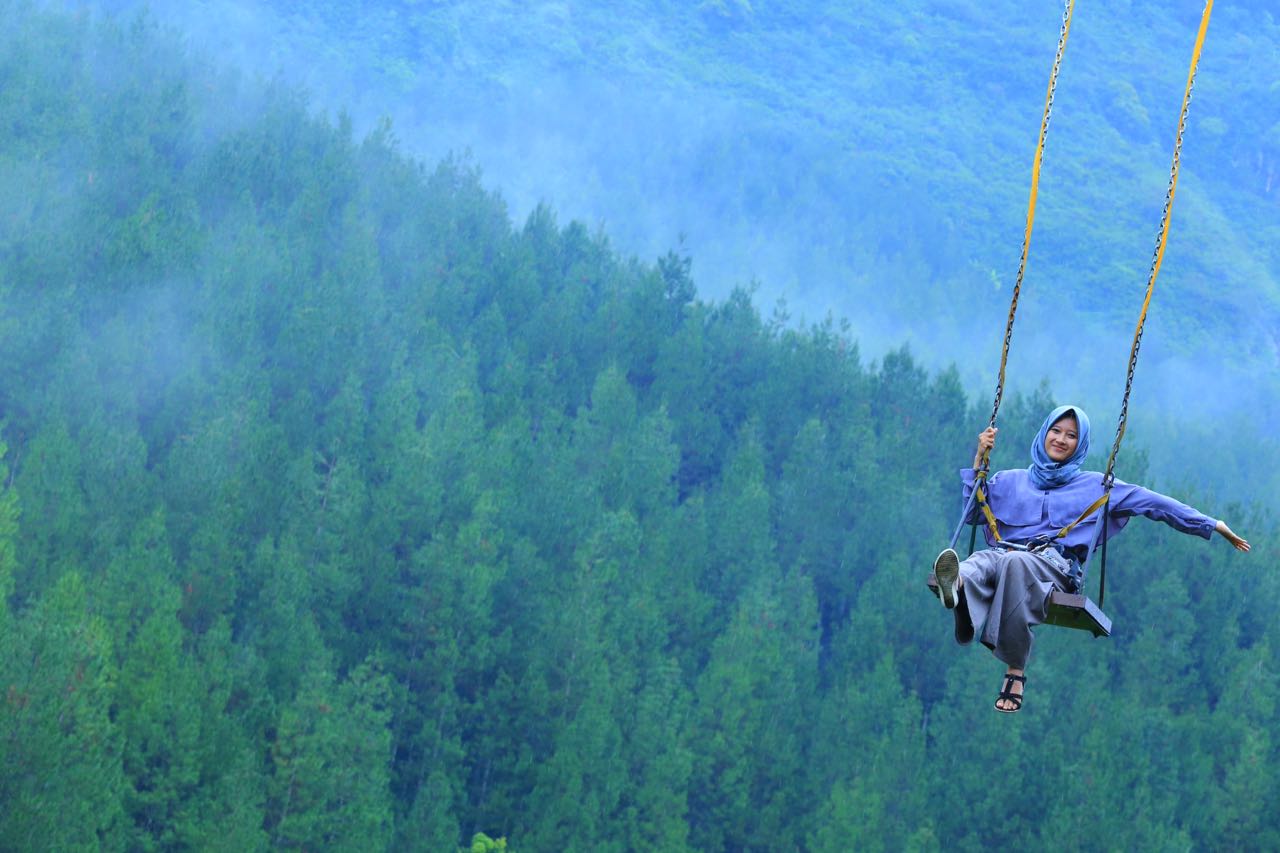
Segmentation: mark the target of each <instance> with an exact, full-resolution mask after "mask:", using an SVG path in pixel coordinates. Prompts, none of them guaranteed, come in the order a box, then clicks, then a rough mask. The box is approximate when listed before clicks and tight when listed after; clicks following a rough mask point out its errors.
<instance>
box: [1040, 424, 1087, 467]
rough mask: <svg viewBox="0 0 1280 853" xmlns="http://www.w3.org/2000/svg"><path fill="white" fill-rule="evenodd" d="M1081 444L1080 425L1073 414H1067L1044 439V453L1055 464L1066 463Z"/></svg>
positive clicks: (1052, 427) (1051, 428)
mask: <svg viewBox="0 0 1280 853" xmlns="http://www.w3.org/2000/svg"><path fill="white" fill-rule="evenodd" d="M1079 444H1080V424H1079V422H1078V421H1077V420H1076V416H1075V415H1073V414H1070V413H1068V414H1065V415H1063V416H1062V417H1060V418H1058V419H1057V420H1056V421H1054V422H1053V426H1051V427H1049V434H1048V435H1046V436H1045V438H1044V452H1045V453H1047V454H1049V458H1050V459H1052V460H1053V461H1054V462H1066V461H1067V460H1068V459H1070V458H1071V456H1072V454H1074V453H1075V452H1076V446H1077V445H1079Z"/></svg>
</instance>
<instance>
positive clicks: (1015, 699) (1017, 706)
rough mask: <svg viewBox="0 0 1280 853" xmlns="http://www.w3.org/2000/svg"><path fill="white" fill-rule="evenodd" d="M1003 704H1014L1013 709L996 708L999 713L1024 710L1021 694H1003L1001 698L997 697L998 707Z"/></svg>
mask: <svg viewBox="0 0 1280 853" xmlns="http://www.w3.org/2000/svg"><path fill="white" fill-rule="evenodd" d="M1001 702H1012V703H1013V707H1012V708H1000V707H997V708H996V710H997V711H1018V710H1021V709H1022V695H1021V694H1020V693H1006V692H1002V693H1001V694H1000V695H999V696H997V697H996V705H997V706H999V704H1000V703H1001Z"/></svg>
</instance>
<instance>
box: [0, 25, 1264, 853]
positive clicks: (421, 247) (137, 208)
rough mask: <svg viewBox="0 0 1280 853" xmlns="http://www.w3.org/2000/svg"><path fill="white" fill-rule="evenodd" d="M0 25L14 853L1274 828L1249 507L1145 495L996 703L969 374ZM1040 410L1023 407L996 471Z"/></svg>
mask: <svg viewBox="0 0 1280 853" xmlns="http://www.w3.org/2000/svg"><path fill="white" fill-rule="evenodd" d="M428 6H429V7H430V8H427V7H428ZM326 8H328V7H326ZM334 8H335V9H338V6H335V7H334ZM449 8H451V7H449ZM449 8H446V7H444V6H441V4H426V5H425V6H424V4H415V6H414V8H413V10H412V11H413V13H414V15H416V16H420V17H415V18H414V20H415V21H419V20H420V19H422V18H421V16H426V17H432V16H436V18H433V20H436V19H438V17H439V16H440V15H444V14H445V13H446V12H448V11H449ZM664 8H666V7H664ZM672 8H674V7H672ZM341 9H342V10H345V11H343V12H342V14H349V16H350V20H351V21H353V22H355V21H356V18H357V17H358V16H355V15H354V12H352V10H351V7H350V6H349V4H342V6H341ZM785 9H786V6H785V4H781V5H779V4H767V3H754V4H749V5H748V4H745V3H721V4H708V5H707V6H706V8H704V9H703V11H701V12H695V13H689V14H694V15H696V16H697V18H698V20H699V21H700V23H698V24H697V25H698V26H707V27H712V26H714V27H719V28H723V29H725V30H726V31H732V32H735V33H739V32H745V33H747V34H750V33H751V32H752V31H753V28H756V27H758V26H760V25H761V22H762V21H768V20H771V19H774V18H776V16H779V15H783V14H784V13H785ZM15 10H20V11H21V12H22V14H21V15H17V16H16V17H14V20H17V21H20V26H18V27H16V28H15V29H12V30H6V32H5V33H3V34H0V50H3V51H4V53H3V54H0V60H2V61H3V62H4V63H5V65H4V66H3V67H4V69H5V73H6V74H7V75H8V76H7V77H6V85H5V87H3V93H2V94H0V119H2V120H3V122H4V123H5V124H4V126H5V127H8V128H11V129H12V131H13V132H12V133H7V134H0V180H3V181H9V182H10V184H9V185H10V186H11V187H16V188H18V189H19V190H21V193H18V194H17V195H21V194H22V193H35V194H36V199H37V202H36V203H31V204H26V203H20V202H18V201H12V200H10V201H6V202H5V203H6V204H12V205H15V207H14V210H13V216H12V218H11V219H6V220H5V225H4V227H3V228H0V240H3V241H4V245H5V248H4V251H0V330H2V331H4V332H5V333H4V334H0V373H2V375H0V379H3V381H0V408H2V409H3V411H4V413H5V418H6V421H5V423H4V426H3V430H4V434H5V439H6V442H7V446H8V450H7V455H6V463H7V465H8V468H9V470H5V471H0V802H3V803H4V804H5V808H4V809H0V838H3V839H4V843H5V844H6V845H9V846H14V847H16V848H18V849H34V848H37V847H41V846H49V847H56V848H58V849H107V850H123V849H129V850H149V849H166V850H168V849H227V850H263V849H274V848H284V847H289V848H298V849H334V850H348V849H349V850H376V849H431V850H438V849H440V850H443V849H467V848H466V844H467V841H466V839H468V838H470V839H471V841H470V844H471V847H470V849H473V850H496V849H506V848H507V846H508V841H507V839H510V842H509V844H510V847H511V848H512V849H518V848H519V849H530V850H543V849H563V850H648V849H656V850H675V851H679V850H784V849H806V850H840V849H868V850H874V849H882V850H897V849H911V850H921V851H926V850H938V849H942V848H943V847H945V848H947V849H960V850H970V849H974V850H976V849H985V848H988V847H992V846H1013V845H1015V844H1017V845H1022V846H1026V845H1027V843H1028V842H1030V844H1031V845H1032V846H1037V847H1045V848H1054V849H1058V848H1063V847H1067V848H1071V847H1073V846H1074V847H1078V848H1080V849H1096V848H1098V847H1108V846H1116V847H1125V848H1136V849H1146V848H1155V849H1165V848H1170V847H1178V848H1182V847H1214V846H1220V845H1222V844H1226V843H1230V844H1233V845H1236V846H1246V847H1247V846H1250V845H1260V846H1264V847H1265V846H1275V843H1276V837H1277V833H1278V832H1280V827H1278V825H1277V815H1276V811H1275V809H1274V808H1271V806H1272V805H1273V804H1274V801H1275V798H1276V795H1277V788H1276V784H1275V781H1274V780H1275V778H1276V775H1277V774H1276V768H1277V766H1280V753H1278V751H1277V750H1278V749H1280V744H1278V743H1277V742H1276V739H1275V738H1274V737H1273V736H1272V735H1271V734H1270V733H1271V732H1272V731H1273V730H1274V729H1275V725H1276V722H1277V710H1278V707H1280V706H1278V704H1277V699H1278V698H1280V682H1278V681H1277V677H1276V672H1277V662H1276V660H1275V657H1274V655H1275V652H1274V651H1273V650H1275V649H1278V648H1280V627H1277V623H1276V622H1275V620H1274V619H1273V618H1272V617H1273V615H1274V613H1275V612H1276V611H1277V609H1280V586H1278V585H1277V583H1276V580H1275V578H1274V576H1273V574H1268V573H1267V572H1266V571H1264V570H1263V569H1265V567H1267V566H1269V565H1271V564H1272V563H1274V562H1275V557H1276V553H1275V547H1274V545H1273V544H1271V540H1272V539H1274V536H1275V530H1276V525H1275V522H1274V520H1273V519H1272V518H1270V517H1269V516H1267V515H1266V514H1265V512H1264V511H1262V510H1261V509H1258V508H1257V507H1252V506H1247V505H1228V506H1226V507H1220V506H1218V505H1217V502H1216V501H1213V502H1210V501H1209V500H1207V499H1206V500H1204V501H1201V498H1200V496H1198V495H1196V494H1195V493H1194V492H1193V491H1191V487H1188V488H1187V490H1186V494H1185V495H1184V496H1185V497H1187V498H1188V499H1191V500H1192V501H1193V502H1198V503H1203V504H1204V506H1205V508H1206V509H1207V510H1209V511H1211V512H1215V513H1220V514H1223V515H1228V516H1229V517H1230V519H1231V520H1232V521H1233V523H1235V522H1237V520H1239V521H1238V524H1237V526H1238V528H1239V529H1240V530H1241V531H1242V532H1244V533H1245V534H1246V535H1249V536H1250V538H1251V539H1253V541H1254V543H1255V546H1256V552H1255V554H1254V555H1253V557H1251V558H1249V559H1248V560H1247V561H1244V560H1243V558H1239V557H1237V555H1234V554H1230V553H1228V552H1227V549H1226V548H1225V546H1224V545H1223V544H1222V543H1221V542H1218V541H1216V540H1215V542H1214V543H1212V546H1211V547H1206V546H1205V545H1204V543H1201V542H1195V541H1192V540H1190V539H1189V538H1186V537H1176V536H1174V535H1173V534H1171V533H1170V532H1169V531H1168V530H1166V529H1164V528H1161V527H1159V526H1157V525H1151V524H1142V523H1140V522H1135V523H1134V524H1133V525H1132V527H1131V528H1130V529H1129V530H1128V531H1126V534H1125V537H1124V539H1122V540H1120V541H1119V542H1118V543H1117V544H1116V546H1115V547H1114V548H1113V550H1112V556H1111V560H1112V561H1113V566H1116V567H1117V568H1114V569H1113V570H1112V571H1113V572H1114V573H1115V574H1114V575H1113V579H1112V580H1109V582H1108V583H1109V587H1108V589H1109V597H1108V601H1107V604H1108V609H1109V610H1110V611H1111V612H1112V615H1113V616H1114V617H1115V620H1116V626H1117V632H1116V636H1115V637H1114V638H1113V639H1111V640H1109V641H1107V642H1088V641H1087V640H1086V639H1085V638H1082V637H1074V636H1070V637H1069V636H1064V634H1065V632H1053V631H1044V632H1042V635H1041V636H1040V638H1039V639H1038V641H1037V655H1036V660H1035V662H1034V663H1033V666H1032V669H1031V682H1030V684H1029V688H1028V704H1027V709H1026V710H1025V711H1024V712H1023V713H1022V714H1021V715H1020V716H1019V717H1016V718H1013V719H1010V718H1007V717H1003V716H999V715H996V714H994V713H992V712H991V711H990V710H989V706H990V703H991V701H992V699H993V697H994V692H995V690H996V686H997V674H998V672H999V667H997V666H995V665H993V664H991V663H988V661H987V659H986V657H985V656H984V655H981V654H974V653H968V652H965V651H958V650H956V649H954V648H953V647H952V645H951V642H950V636H949V634H950V630H951V627H950V622H949V620H947V619H945V618H943V614H942V613H941V611H940V610H939V609H938V608H937V607H936V604H935V603H934V602H933V601H932V600H931V599H930V598H929V597H928V595H927V593H926V592H925V590H924V588H923V582H922V580H923V575H924V572H925V569H926V567H927V566H928V563H929V560H930V559H931V558H932V556H933V555H934V553H936V550H937V547H938V545H939V543H940V542H942V541H945V537H946V535H947V534H948V533H949V531H950V524H951V523H952V521H953V516H952V514H953V513H954V512H955V511H957V510H958V509H959V506H958V503H957V497H958V495H957V492H958V488H957V486H956V483H955V479H954V472H955V470H956V469H957V468H959V467H960V466H962V465H964V464H966V463H967V462H968V459H969V455H970V452H971V450H970V448H971V445H972V441H973V433H974V432H976V430H977V429H978V428H980V427H981V424H982V423H983V422H984V415H985V412H983V411H981V408H980V406H981V404H983V403H985V401H971V400H969V399H967V397H966V395H965V394H964V393H963V389H962V386H961V382H960V379H959V375H958V372H957V371H955V370H949V371H942V372H939V373H931V372H930V371H929V370H927V369H926V368H925V367H924V365H923V363H922V362H920V361H918V360H917V358H916V357H915V356H913V355H912V352H911V351H910V350H909V349H907V348H905V347H903V348H901V349H897V350H893V351H890V352H889V353H888V354H886V355H885V356H883V357H882V358H881V359H879V360H877V361H874V362H872V363H870V364H866V363H864V362H863V361H862V359H861V356H860V354H859V349H858V347H857V345H856V344H855V343H854V342H853V341H852V340H851V337H850V330H849V328H848V327H843V326H837V325H836V324H834V323H824V324H820V325H817V326H812V327H807V328H805V327H799V326H795V325H792V324H790V323H789V322H788V321H787V320H786V319H785V317H784V316H783V315H782V314H779V315H775V316H774V317H773V318H772V319H769V320H766V319H763V318H762V317H761V316H760V314H759V312H758V311H757V310H756V308H755V307H754V305H753V304H752V299H751V294H750V293H749V292H748V291H745V290H740V291H738V292H736V293H734V294H733V295H732V296H730V297H729V298H728V299H726V300H724V301H722V302H718V303H713V302H706V301H702V300H700V299H699V298H698V296H697V290H696V288H695V283H694V279H693V275H692V269H693V267H692V259H690V258H688V257H686V256H683V255H680V254H677V253H669V254H667V255H665V256H664V257H661V258H660V259H659V260H658V261H657V262H656V263H655V264H652V265H650V264H645V263H642V262H640V261H636V260H627V259H624V258H622V257H620V256H619V255H618V254H617V253H616V252H615V251H614V250H613V249H612V248H611V247H610V245H609V242H608V240H607V238H606V237H605V236H604V235H603V234H594V235H593V234H592V233H590V232H589V231H588V230H587V229H586V228H584V227H583V226H582V225H580V224H578V223H569V224H567V225H563V226H561V225H559V224H558V223H557V222H556V219H555V216H554V214H553V213H552V211H551V210H550V209H548V208H545V207H543V208H538V209H536V210H535V211H534V212H533V213H532V214H531V215H530V216H529V217H528V219H527V221H526V222H525V223H524V224H523V225H521V226H518V227H517V226H515V225H513V224H512V223H511V222H510V221H509V219H508V215H507V211H506V208H505V205H504V203H503V202H502V200H501V199H500V198H498V197H497V196H496V195H494V194H493V193H492V192H491V191H489V190H487V189H485V188H484V186H483V185H482V183H481V181H480V178H479V175H478V174H477V172H476V170H475V168H474V167H473V166H471V165H470V164H469V163H468V162H466V161H465V160H449V161H446V162H444V163H442V164H440V165H439V166H438V167H436V168H434V169H425V168H423V167H422V166H421V165H420V164H417V163H414V162H413V161H411V160H409V159H408V158H406V157H405V156H404V155H403V154H401V153H400V152H399V151H398V150H397V148H396V146H395V144H394V139H393V138H392V137H391V135H390V132H389V129H388V128H382V129H381V130H379V131H378V132H375V133H374V134H372V135H371V136H370V137H369V138H367V139H365V140H363V141H360V142H358V143H357V142H355V141H353V139H352V136H351V132H350V128H349V127H348V126H347V125H346V123H345V122H344V121H342V120H339V121H338V122H337V126H336V127H335V126H332V125H331V124H329V123H328V122H326V121H324V120H323V119H320V118H317V117H314V116H312V115H311V114H310V112H309V110H308V108H307V106H306V104H305V102H304V101H303V100H302V99H301V98H300V97H298V96H297V95H296V94H294V93H291V92H288V91H284V90H282V89H278V88H277V89H269V90H267V91H265V92H255V91H249V90H243V89H240V88H237V87H236V85H235V84H233V83H232V82H230V81H226V80H221V79H218V78H215V77H212V76H210V75H208V74H207V73H205V72H202V71H200V70H199V68H198V67H197V65H196V64H195V63H194V62H192V61H190V60H188V59H186V58H184V57H182V56H181V55H180V54H178V53H176V52H175V51H173V50H172V49H170V48H167V47H165V45H166V41H165V40H164V38H163V37H162V36H161V35H159V34H158V33H157V32H156V30H155V29H154V28H152V27H151V26H149V25H147V24H145V23H139V24H138V25H137V26H136V27H131V28H127V29H120V28H118V27H115V26H114V25H106V24H104V25H99V24H95V23H92V22H91V21H89V22H86V21H84V20H79V19H73V18H66V17H63V16H60V15H58V14H55V13H52V12H47V11H38V10H36V9H34V8H33V7H31V6H29V5H25V4H18V5H15V4H12V3H8V4H3V5H0V11H4V12H14V11H15ZM340 11H341V10H340ZM964 13H965V12H964V10H963V9H961V10H959V11H958V12H957V14H964ZM15 14H16V13H15ZM546 14H548V15H552V16H554V14H555V12H554V10H550V11H546ZM672 14H674V12H672ZM840 14H842V13H840V12H839V11H838V10H833V11H832V12H831V15H832V16H835V17H837V18H838V17H839V15H840ZM8 17H9V16H6V20H7V19H8ZM446 17H447V16H446ZM837 23H838V22H837ZM354 25H356V24H355V23H353V26H354ZM932 25H934V24H930V26H932ZM436 38H437V41H438V44H437V42H433V44H436V45H437V47H439V49H441V50H446V49H448V48H447V44H448V43H449V40H450V38H451V36H449V34H448V29H447V28H445V29H444V30H442V31H441V32H440V33H438V34H437V36H436ZM911 48H912V44H911V41H910V39H903V41H902V43H901V44H899V45H896V46H894V48H893V49H894V51H897V52H898V53H899V54H900V55H901V57H902V58H901V60H900V61H901V62H902V63H904V73H915V72H914V71H911V69H913V68H914V67H915V64H916V60H915V59H914V58H913V57H914V56H915V55H914V54H912V53H911ZM433 49H434V48H433ZM34 57H40V60H39V61H36V59H34ZM115 70H119V71H120V73H119V74H114V73H107V72H109V71H115ZM126 72H127V73H126ZM1135 92H1136V97H1138V98H1139V99H1140V100H1141V99H1144V98H1145V93H1144V92H1142V91H1141V90H1136V89H1135ZM1113 94H1114V95H1115V97H1116V103H1117V105H1118V108H1123V109H1124V110H1125V113H1126V115H1127V116H1128V118H1129V119H1132V120H1134V121H1135V124H1134V128H1137V127H1138V125H1139V124H1140V122H1137V121H1136V120H1137V119H1138V118H1139V117H1140V113H1139V112H1137V111H1136V110H1135V109H1134V105H1133V103H1132V100H1133V97H1135V93H1134V92H1129V91H1127V90H1126V91H1117V92H1115V93H1113ZM73 95H74V96H73ZM227 104H234V105H236V106H237V107H238V109H236V110H235V111H234V113H235V114H234V115H228V114H227V113H228V111H227V109H226V105H227ZM35 116H38V117H39V118H40V120H39V121H35V120H33V117H35ZM1134 132H1137V131H1136V130H1134ZM15 164H26V166H24V167H23V168H18V167H17V166H16V165H15ZM89 176H93V177H92V180H90V178H89ZM55 178H58V179H55ZM15 197H16V196H15ZM10 227H12V230H10ZM53 235H60V236H59V239H56V240H55V239H53ZM10 333H11V334H10ZM1053 402H1054V398H1053V395H1052V394H1051V393H1050V391H1049V390H1048V388H1047V387H1045V388H1042V389H1040V390H1039V391H1037V392H1035V393H1033V394H1030V395H1023V394H1012V395H1011V396H1010V398H1009V400H1008V401H1007V402H1006V405H1005V408H1004V410H1003V415H1002V428H1003V430H1004V431H1003V432H1002V434H1001V436H1002V437H1001V445H1000V451H999V453H1000V454H1008V455H1007V456H1000V457H998V458H997V460H996V463H997V464H998V465H1000V466H1001V467H1005V466H1013V465H1016V464H1021V462H1020V460H1021V458H1022V453H1023V448H1025V447H1026V445H1027V443H1028V442H1029V441H1030V440H1031V436H1032V435H1033V434H1034V432H1035V428H1036V426H1037V425H1038V423H1039V419H1040V417H1041V416H1042V413H1043V412H1044V411H1045V409H1047V408H1048V407H1049V406H1050V405H1051V404H1052V403H1053ZM1228 439H1230V436H1228ZM1127 452H1128V451H1127ZM1126 459H1131V460H1133V464H1132V465H1131V466H1130V468H1129V469H1128V470H1129V471H1132V472H1134V474H1136V475H1145V473H1146V472H1145V470H1144V469H1145V457H1144V456H1143V454H1141V453H1132V455H1131V456H1127V457H1126ZM1130 476H1132V475H1130ZM1194 476H1195V475H1193V474H1192V473H1191V472H1188V473H1187V477H1189V478H1191V477H1194ZM1152 485H1155V486H1159V485H1160V484H1159V483H1153V484H1152ZM1171 745H1172V747H1171ZM957 795H959V796H961V797H962V798H963V802H965V803H966V806H965V807H964V808H947V807H939V804H940V803H943V804H947V803H951V802H954V801H955V800H954V798H955V797H956V796H957ZM1082 813H1086V814H1091V815H1098V819H1097V820H1096V822H1090V823H1089V824H1088V825H1083V826H1082V825H1081V824H1080V822H1079V819H1078V816H1079V815H1080V814H1082ZM974 814H979V815H988V816H990V820H978V821H975V820H973V817H972V816H973V815H974ZM478 828H484V829H485V830H486V831H487V832H491V833H492V834H493V835H494V836H498V837H497V840H494V838H491V837H490V836H488V835H485V834H484V833H480V832H477V830H478Z"/></svg>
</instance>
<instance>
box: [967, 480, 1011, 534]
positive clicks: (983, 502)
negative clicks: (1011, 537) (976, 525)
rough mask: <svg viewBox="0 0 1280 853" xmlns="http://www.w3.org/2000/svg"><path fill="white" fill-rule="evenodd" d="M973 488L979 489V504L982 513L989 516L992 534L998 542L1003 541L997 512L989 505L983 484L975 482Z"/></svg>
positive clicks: (988, 520) (988, 523) (988, 521)
mask: <svg viewBox="0 0 1280 853" xmlns="http://www.w3.org/2000/svg"><path fill="white" fill-rule="evenodd" d="M973 488H974V489H976V490H977V496H978V506H979V507H980V508H981V509H982V514H983V515H985V516H986V517H987V527H990V528H991V535H992V536H993V537H995V540H996V541H997V542H1003V541H1004V537H1002V536H1001V535H1000V525H999V523H998V522H997V521H996V517H995V513H993V512H992V511H991V507H990V506H988V505H987V496H986V493H984V492H983V491H982V486H980V485H978V484H977V483H974V485H973Z"/></svg>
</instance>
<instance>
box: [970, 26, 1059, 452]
mask: <svg viewBox="0 0 1280 853" xmlns="http://www.w3.org/2000/svg"><path fill="white" fill-rule="evenodd" d="M1075 6H1076V4H1075V0H1067V2H1066V8H1065V9H1064V10H1063V13H1062V30H1061V32H1060V34H1059V36H1058V49H1057V52H1056V53H1055V54H1054V58H1053V71H1052V72H1051V73H1050V74H1049V87H1048V91H1047V92H1046V94H1045V98H1044V115H1043V117H1042V118H1041V119H1040V135H1039V136H1038V137H1037V139H1036V156H1035V159H1034V160H1033V161H1032V165H1031V195H1030V197H1029V199H1028V200H1027V223H1026V227H1025V228H1024V229H1023V232H1022V254H1021V256H1020V258H1019V260H1018V276H1017V278H1016V279H1014V282H1013V297H1012V298H1011V299H1010V300H1009V317H1008V320H1007V321H1006V323H1005V327H1004V346H1003V347H1002V348H1001V352H1000V371H999V375H998V377H997V379H996V395H995V403H994V404H992V406H991V422H990V425H991V426H995V425H996V414H997V413H998V412H999V411H1000V400H1001V398H1002V397H1003V396H1004V375H1005V366H1006V365H1007V364H1008V362H1009V343H1010V341H1012V339H1013V320H1014V317H1015V316H1016V315H1017V313H1018V294H1019V293H1021V292H1022V278H1023V276H1024V275H1025V274H1026V271H1027V254H1028V252H1029V251H1030V249H1031V228H1032V226H1033V225H1034V224H1035V221H1036V198H1037V196H1038V195H1039V193H1040V162H1041V161H1042V160H1043V159H1044V141H1045V138H1046V137H1047V136H1048V135H1049V119H1050V117H1051V116H1052V115H1053V93H1054V91H1055V90H1056V89H1057V87H1058V71H1059V70H1060V69H1061V68H1062V55H1063V53H1065V52H1066V49H1067V36H1068V35H1069V34H1070V32H1071V15H1072V13H1073V12H1074V11H1075ZM989 455H990V454H989V453H988V452H984V453H983V454H982V464H981V465H980V466H979V467H980V468H983V469H985V468H986V467H987V457H988V456H989Z"/></svg>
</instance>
